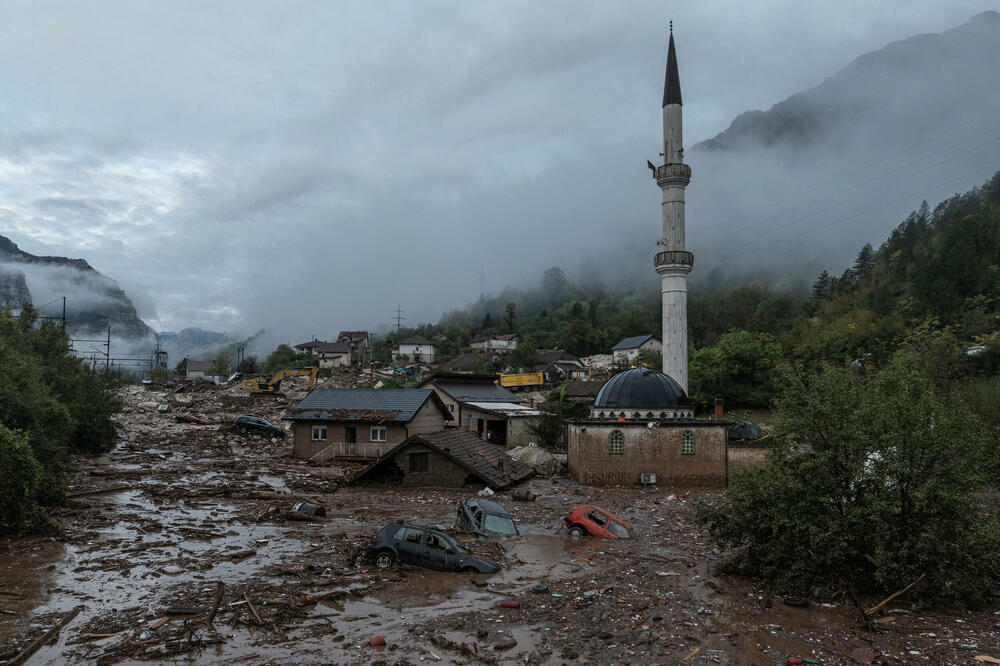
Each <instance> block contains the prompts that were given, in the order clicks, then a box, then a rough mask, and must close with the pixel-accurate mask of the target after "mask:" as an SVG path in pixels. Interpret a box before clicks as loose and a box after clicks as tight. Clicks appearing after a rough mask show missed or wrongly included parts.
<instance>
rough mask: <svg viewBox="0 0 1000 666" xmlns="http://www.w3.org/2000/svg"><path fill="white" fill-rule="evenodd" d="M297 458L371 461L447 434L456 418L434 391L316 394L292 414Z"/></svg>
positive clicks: (325, 391)
mask: <svg viewBox="0 0 1000 666" xmlns="http://www.w3.org/2000/svg"><path fill="white" fill-rule="evenodd" d="M284 419H285V420H286V421H291V422H292V435H293V438H294V441H293V444H292V456H293V457H294V458H300V459H308V460H328V459H330V458H339V459H346V460H370V459H372V458H377V457H379V456H380V455H382V454H383V453H384V452H386V451H388V450H389V449H391V448H392V447H394V446H396V445H397V444H399V443H400V442H402V441H403V440H405V439H406V438H407V437H410V436H411V435H414V434H416V433H425V432H434V431H436V430H441V429H442V428H444V427H445V425H447V424H448V422H450V421H451V414H450V413H449V412H448V409H447V407H445V406H444V404H443V403H442V402H441V399H440V398H438V396H437V394H435V393H434V391H432V390H431V389H316V390H314V391H312V392H311V393H310V394H309V395H307V396H306V397H305V398H303V399H302V401H301V402H299V403H298V404H297V405H295V407H293V408H291V409H289V410H288V412H287V413H286V414H285V416H284Z"/></svg>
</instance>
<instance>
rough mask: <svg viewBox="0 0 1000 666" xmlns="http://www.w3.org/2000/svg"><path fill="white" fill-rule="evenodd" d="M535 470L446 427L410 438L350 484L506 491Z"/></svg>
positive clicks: (371, 465)
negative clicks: (487, 487)
mask: <svg viewBox="0 0 1000 666" xmlns="http://www.w3.org/2000/svg"><path fill="white" fill-rule="evenodd" d="M532 474H534V471H533V470H532V469H531V468H530V467H528V466H527V465H525V464H524V463H522V462H521V461H519V460H515V459H514V458H512V457H510V456H509V455H507V453H506V452H504V451H502V450H501V449H499V448H498V447H496V446H493V445H492V444H487V443H486V442H484V441H483V440H482V439H480V438H479V437H476V436H475V435H474V434H472V433H470V432H468V431H467V430H463V429H461V428H448V429H446V430H441V431H438V432H433V433H424V434H419V435H412V436H410V437H409V438H407V439H406V440H405V441H403V442H401V443H400V444H399V445H398V446H396V447H394V448H393V449H391V450H389V451H387V452H386V453H385V454H384V455H383V456H382V457H381V458H379V459H378V460H377V461H376V462H374V463H372V464H370V465H369V466H368V467H365V468H364V469H362V470H361V471H359V472H358V473H357V474H355V475H354V476H353V477H352V478H351V481H350V483H352V484H387V485H400V486H404V487H406V486H410V487H413V486H443V487H449V488H465V487H473V488H477V487H483V486H489V487H490V488H493V489H495V490H503V489H505V488H509V487H510V486H513V485H515V484H518V483H520V482H521V481H524V480H525V479H527V478H529V477H530V476H531V475H532Z"/></svg>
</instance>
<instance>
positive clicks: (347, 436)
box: [344, 426, 358, 456]
mask: <svg viewBox="0 0 1000 666" xmlns="http://www.w3.org/2000/svg"><path fill="white" fill-rule="evenodd" d="M344 441H345V442H347V455H349V456H353V455H355V454H356V453H357V452H358V447H357V443H358V429H357V428H355V427H354V426H346V427H345V428H344Z"/></svg>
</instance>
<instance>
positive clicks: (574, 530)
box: [569, 525, 583, 538]
mask: <svg viewBox="0 0 1000 666" xmlns="http://www.w3.org/2000/svg"><path fill="white" fill-rule="evenodd" d="M569 535H570V536H571V537H577V538H579V537H582V536H583V528H582V527H580V526H579V525H574V526H573V527H571V528H569Z"/></svg>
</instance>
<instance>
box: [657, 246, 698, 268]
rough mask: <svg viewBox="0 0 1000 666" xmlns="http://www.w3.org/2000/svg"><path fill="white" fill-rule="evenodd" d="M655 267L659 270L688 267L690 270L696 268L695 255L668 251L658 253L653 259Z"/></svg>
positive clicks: (681, 251)
mask: <svg viewBox="0 0 1000 666" xmlns="http://www.w3.org/2000/svg"><path fill="white" fill-rule="evenodd" d="M653 265H654V266H655V267H656V268H657V269H659V268H660V267H661V266H686V267H687V268H688V270H691V267H692V266H694V255H693V254H691V253H690V252H685V251H684V250H667V251H665V252H657V253H656V256H655V257H653Z"/></svg>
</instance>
